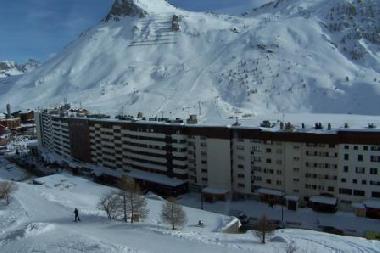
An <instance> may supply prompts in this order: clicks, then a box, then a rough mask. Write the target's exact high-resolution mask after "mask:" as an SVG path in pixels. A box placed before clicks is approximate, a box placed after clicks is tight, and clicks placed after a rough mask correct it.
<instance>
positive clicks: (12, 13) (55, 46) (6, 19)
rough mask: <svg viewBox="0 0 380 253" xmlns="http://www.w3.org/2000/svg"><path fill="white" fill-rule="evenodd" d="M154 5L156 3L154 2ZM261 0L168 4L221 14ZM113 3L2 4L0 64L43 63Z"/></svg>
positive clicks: (16, 0) (40, 0)
mask: <svg viewBox="0 0 380 253" xmlns="http://www.w3.org/2000/svg"><path fill="white" fill-rule="evenodd" d="M152 1H154V0H152ZM250 1H252V2H254V1H262V0H169V2H171V3H172V4H174V5H176V6H178V7H181V8H183V9H187V10H195V11H201V10H208V11H212V10H219V9H224V8H231V7H234V6H238V5H241V4H242V3H247V2H250ZM112 2H113V0H1V4H0V60H15V61H18V62H23V61H25V60H26V59H28V58H34V59H38V60H41V61H44V60H46V59H48V58H49V57H51V56H52V55H54V54H55V53H58V52H59V51H60V50H62V48H63V47H64V46H65V45H67V44H68V43H69V42H70V41H72V40H74V39H75V38H76V37H77V36H78V35H79V34H80V33H81V32H82V31H84V30H86V29H87V28H89V27H91V26H93V25H95V24H96V23H98V22H99V21H100V20H101V19H102V18H103V17H104V16H105V15H106V14H107V12H108V10H109V8H110V7H111V5H112Z"/></svg>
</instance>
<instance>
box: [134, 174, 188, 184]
mask: <svg viewBox="0 0 380 253" xmlns="http://www.w3.org/2000/svg"><path fill="white" fill-rule="evenodd" d="M127 175H128V176H129V177H132V178H134V179H140V180H145V181H149V182H152V183H157V184H160V185H167V186H173V187H175V186H181V185H184V184H186V182H185V181H183V180H180V179H177V178H170V177H168V176H166V175H162V174H153V173H149V172H145V171H138V170H133V171H131V172H129V173H127Z"/></svg>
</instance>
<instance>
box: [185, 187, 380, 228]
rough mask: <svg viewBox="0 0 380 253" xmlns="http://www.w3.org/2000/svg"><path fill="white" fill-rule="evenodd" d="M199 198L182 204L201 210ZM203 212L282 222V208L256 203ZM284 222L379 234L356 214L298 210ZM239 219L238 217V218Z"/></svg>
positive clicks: (207, 206) (214, 206) (377, 223)
mask: <svg viewBox="0 0 380 253" xmlns="http://www.w3.org/2000/svg"><path fill="white" fill-rule="evenodd" d="M200 199H201V198H200V195H199V194H196V193H190V194H186V195H184V196H182V197H181V199H180V200H179V203H181V204H183V205H185V206H189V207H194V208H200V206H201V203H200ZM204 210H207V211H210V212H215V213H223V214H226V215H229V214H230V213H231V212H232V213H238V212H242V213H244V214H246V215H247V216H248V217H252V218H256V219H257V218H260V217H262V215H266V216H267V217H268V218H269V219H273V220H277V221H281V211H282V210H281V206H274V207H273V208H272V207H270V206H268V204H266V203H262V202H259V201H257V200H244V201H232V202H230V203H228V202H215V203H204ZM283 211H284V222H285V223H286V224H287V225H288V226H290V227H295V228H304V229H314V230H318V229H320V228H318V227H319V226H332V227H335V228H337V229H340V230H342V231H344V232H345V234H350V235H365V233H366V232H369V231H373V232H380V220H373V219H367V218H360V217H357V216H356V215H355V214H354V213H353V212H337V213H335V214H328V213H317V212H314V211H312V210H311V209H310V208H299V209H298V210H297V211H292V210H288V209H287V208H284V209H283ZM235 215H236V214H235Z"/></svg>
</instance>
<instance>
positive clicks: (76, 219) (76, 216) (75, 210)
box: [74, 208, 80, 222]
mask: <svg viewBox="0 0 380 253" xmlns="http://www.w3.org/2000/svg"><path fill="white" fill-rule="evenodd" d="M74 215H75V219H74V221H75V222H78V221H80V219H79V210H78V208H75V209H74Z"/></svg>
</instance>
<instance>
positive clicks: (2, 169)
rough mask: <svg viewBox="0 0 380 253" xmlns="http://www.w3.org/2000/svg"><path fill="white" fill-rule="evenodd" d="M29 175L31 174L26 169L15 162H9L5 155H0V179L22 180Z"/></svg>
mask: <svg viewBox="0 0 380 253" xmlns="http://www.w3.org/2000/svg"><path fill="white" fill-rule="evenodd" d="M29 177H30V175H29V174H28V173H27V172H26V171H25V170H23V169H22V168H20V167H18V166H17V165H15V164H13V163H10V162H8V161H7V160H6V159H5V158H4V157H3V156H1V155H0V179H3V180H12V181H22V180H25V179H27V178H29Z"/></svg>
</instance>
